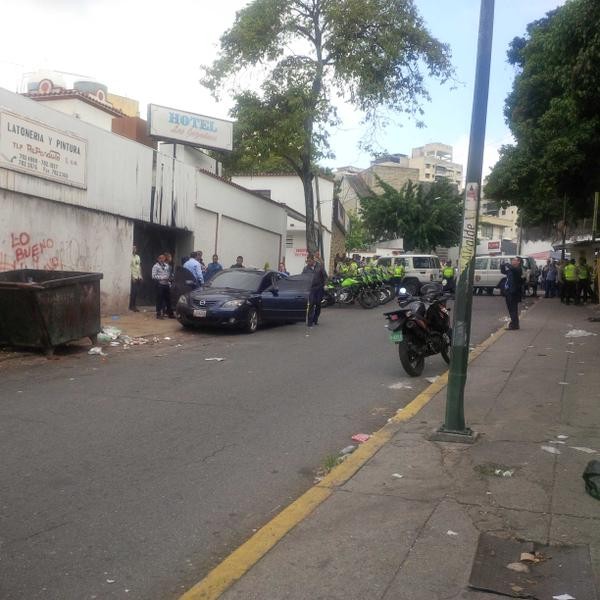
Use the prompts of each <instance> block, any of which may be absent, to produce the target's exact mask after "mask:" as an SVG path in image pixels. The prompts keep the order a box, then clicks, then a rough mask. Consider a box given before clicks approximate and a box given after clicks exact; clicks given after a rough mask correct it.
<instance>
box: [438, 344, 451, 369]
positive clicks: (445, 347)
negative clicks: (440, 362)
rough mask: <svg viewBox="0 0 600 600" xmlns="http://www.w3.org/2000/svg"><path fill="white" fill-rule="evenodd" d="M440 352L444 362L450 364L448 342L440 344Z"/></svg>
mask: <svg viewBox="0 0 600 600" xmlns="http://www.w3.org/2000/svg"><path fill="white" fill-rule="evenodd" d="M440 354H441V355H442V358H443V359H444V361H445V363H446V364H447V365H449V364H450V346H449V345H448V344H445V343H444V344H443V345H442V349H441V350H440Z"/></svg>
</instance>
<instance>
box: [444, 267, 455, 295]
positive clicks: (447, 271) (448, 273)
mask: <svg viewBox="0 0 600 600" xmlns="http://www.w3.org/2000/svg"><path fill="white" fill-rule="evenodd" d="M442 277H443V278H444V279H445V280H446V285H445V286H444V291H445V292H451V293H453V292H454V291H455V289H456V281H455V280H454V269H453V268H452V261H451V260H449V261H447V262H446V266H445V267H444V268H443V269H442Z"/></svg>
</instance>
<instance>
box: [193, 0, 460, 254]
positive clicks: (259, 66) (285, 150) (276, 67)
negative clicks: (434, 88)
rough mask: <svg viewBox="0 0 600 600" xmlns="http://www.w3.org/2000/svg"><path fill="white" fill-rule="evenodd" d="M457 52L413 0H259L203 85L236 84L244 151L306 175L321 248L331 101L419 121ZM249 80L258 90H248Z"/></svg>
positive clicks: (240, 16) (310, 221)
mask: <svg viewBox="0 0 600 600" xmlns="http://www.w3.org/2000/svg"><path fill="white" fill-rule="evenodd" d="M449 54H450V53H449V49H448V47H447V46H446V45H444V44H442V43H440V42H439V41H438V40H436V39H435V38H433V37H432V36H431V35H430V34H429V32H428V31H427V29H426V28H425V25H424V23H423V21H422V19H421V17H420V16H419V14H418V12H417V10H416V8H415V6H414V2H413V0H253V1H252V2H250V4H249V5H248V6H247V7H245V8H244V9H242V10H240V11H239V12H238V13H237V15H236V19H235V22H234V24H233V26H232V27H231V29H229V30H228V31H226V32H225V33H224V34H223V35H222V37H221V39H220V51H219V56H218V57H217V59H216V60H215V61H214V62H213V63H212V65H209V66H206V67H205V75H204V77H203V79H202V83H203V84H204V85H206V86H207V87H208V88H209V89H211V90H212V91H213V93H215V95H217V96H218V93H219V91H221V90H223V88H224V87H226V84H227V83H228V82H232V85H233V89H234V90H237V95H236V96H235V101H236V105H235V109H234V111H233V114H234V115H236V114H237V115H238V117H243V120H244V123H245V132H244V134H245V139H244V150H245V151H251V152H252V153H253V156H254V157H258V158H260V159H263V157H266V156H269V157H271V156H277V157H279V158H281V159H283V160H284V161H285V162H286V163H287V164H288V165H289V167H290V168H291V169H292V170H293V172H294V173H296V174H297V175H298V177H300V179H301V180H302V185H303V189H304V199H305V210H306V237H307V246H308V249H309V250H310V251H314V250H315V249H316V248H317V240H316V231H315V227H314V198H313V177H314V167H315V164H316V161H317V160H318V159H319V158H320V157H322V156H327V155H328V152H329V150H328V145H327V139H328V135H327V127H328V126H329V125H331V124H333V123H335V122H337V121H336V120H337V117H336V111H335V108H334V105H333V103H332V100H333V96H334V95H336V96H338V97H341V98H344V99H346V100H348V101H350V102H351V103H352V104H353V105H354V106H355V107H356V108H358V109H359V110H360V111H362V112H363V114H364V117H365V120H366V121H367V122H370V123H374V122H376V121H377V119H378V117H379V116H380V114H381V111H382V110H383V111H386V110H390V111H399V112H404V113H408V114H410V115H413V116H418V115H420V114H421V113H422V111H421V109H420V102H421V101H422V100H423V99H427V98H428V94H427V90H426V88H425V84H424V77H425V73H427V74H429V75H430V76H432V77H436V78H439V79H441V80H442V81H445V80H446V79H447V78H448V77H450V76H451V74H452V68H451V66H450V61H449ZM249 71H250V72H251V74H252V75H251V76H249V75H248V73H249ZM240 73H241V74H242V76H240ZM244 75H246V76H247V77H246V79H247V80H248V81H249V82H250V84H251V85H252V90H253V91H250V89H249V86H246V88H247V89H246V91H240V90H242V89H243V87H244V86H243V81H240V79H243V76H244ZM236 76H237V77H236ZM236 79H237V81H236ZM259 153H260V157H259V156H258V155H259Z"/></svg>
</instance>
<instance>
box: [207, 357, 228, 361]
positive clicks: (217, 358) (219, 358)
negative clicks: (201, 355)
mask: <svg viewBox="0 0 600 600" xmlns="http://www.w3.org/2000/svg"><path fill="white" fill-rule="evenodd" d="M204 360H212V361H214V362H222V361H224V360H225V359H224V358H221V357H220V356H211V357H210V358H205V359H204Z"/></svg>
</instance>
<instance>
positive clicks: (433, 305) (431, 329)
mask: <svg viewBox="0 0 600 600" xmlns="http://www.w3.org/2000/svg"><path fill="white" fill-rule="evenodd" d="M449 297H450V294H446V293H444V292H443V289H442V285H441V284H440V283H437V282H435V283H427V284H425V285H423V286H421V290H420V296H411V295H409V294H407V293H406V290H405V289H404V288H402V289H401V290H400V296H399V298H398V303H399V305H400V308H399V309H397V310H394V311H391V312H387V313H384V316H385V318H386V319H387V321H388V323H387V327H388V329H389V331H390V340H391V341H392V342H394V343H395V344H398V353H399V356H400V363H401V364H402V367H403V368H404V370H405V371H406V372H407V373H408V374H409V375H410V376H411V377H418V376H419V375H421V373H422V372H423V369H424V367H425V358H426V357H428V356H433V355H435V354H441V355H442V358H443V359H444V360H445V361H446V363H448V364H449V363H450V345H451V340H452V328H451V326H450V315H449V312H448V308H446V302H447V301H448V298H449Z"/></svg>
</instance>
